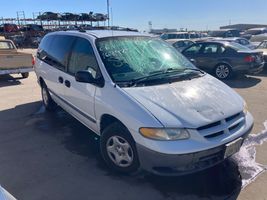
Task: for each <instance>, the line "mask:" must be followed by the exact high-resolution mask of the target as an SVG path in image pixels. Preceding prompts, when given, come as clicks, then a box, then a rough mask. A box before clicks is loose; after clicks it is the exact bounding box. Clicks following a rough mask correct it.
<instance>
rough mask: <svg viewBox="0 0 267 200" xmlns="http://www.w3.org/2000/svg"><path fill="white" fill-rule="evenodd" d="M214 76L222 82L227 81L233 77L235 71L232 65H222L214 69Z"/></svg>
mask: <svg viewBox="0 0 267 200" xmlns="http://www.w3.org/2000/svg"><path fill="white" fill-rule="evenodd" d="M214 75H215V77H216V78H218V79H220V80H226V79H229V78H231V77H232V75H233V71H232V68H231V67H230V65H228V64H225V63H221V64H218V65H216V67H215V68H214Z"/></svg>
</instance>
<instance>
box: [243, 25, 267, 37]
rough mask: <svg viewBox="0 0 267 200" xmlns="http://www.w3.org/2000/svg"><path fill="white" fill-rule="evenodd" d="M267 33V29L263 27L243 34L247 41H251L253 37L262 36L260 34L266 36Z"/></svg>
mask: <svg viewBox="0 0 267 200" xmlns="http://www.w3.org/2000/svg"><path fill="white" fill-rule="evenodd" d="M264 33H267V28H266V27H263V28H252V29H248V30H246V31H245V32H244V33H243V34H242V37H244V38H246V39H248V40H249V39H251V37H252V36H253V35H260V34H264Z"/></svg>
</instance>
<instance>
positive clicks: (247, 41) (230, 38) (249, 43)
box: [213, 37, 257, 49]
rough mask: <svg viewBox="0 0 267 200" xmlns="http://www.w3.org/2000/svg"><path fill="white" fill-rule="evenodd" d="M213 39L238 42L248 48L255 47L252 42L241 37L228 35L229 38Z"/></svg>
mask: <svg viewBox="0 0 267 200" xmlns="http://www.w3.org/2000/svg"><path fill="white" fill-rule="evenodd" d="M213 40H219V41H227V42H236V43H238V44H241V45H243V46H246V47H248V48H249V49H255V48H256V47H257V46H256V45H255V44H252V43H251V42H250V41H249V40H247V39H245V38H242V37H229V38H221V39H213Z"/></svg>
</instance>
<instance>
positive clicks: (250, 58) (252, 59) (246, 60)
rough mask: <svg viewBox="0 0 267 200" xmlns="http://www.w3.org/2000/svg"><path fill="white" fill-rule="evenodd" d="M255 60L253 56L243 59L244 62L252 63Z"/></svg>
mask: <svg viewBox="0 0 267 200" xmlns="http://www.w3.org/2000/svg"><path fill="white" fill-rule="evenodd" d="M255 59H256V58H255V56H252V55H249V56H246V57H245V62H254V61H255Z"/></svg>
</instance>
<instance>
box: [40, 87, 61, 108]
mask: <svg viewBox="0 0 267 200" xmlns="http://www.w3.org/2000/svg"><path fill="white" fill-rule="evenodd" d="M41 93H42V100H43V104H44V106H45V109H46V110H47V111H50V112H51V111H55V110H56V107H57V104H56V103H55V102H54V100H53V99H52V98H51V96H50V93H49V91H48V89H47V86H46V85H45V84H43V85H42V87H41Z"/></svg>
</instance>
